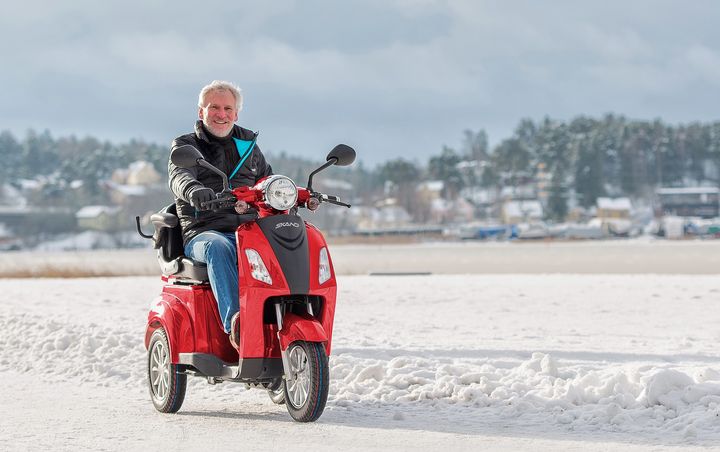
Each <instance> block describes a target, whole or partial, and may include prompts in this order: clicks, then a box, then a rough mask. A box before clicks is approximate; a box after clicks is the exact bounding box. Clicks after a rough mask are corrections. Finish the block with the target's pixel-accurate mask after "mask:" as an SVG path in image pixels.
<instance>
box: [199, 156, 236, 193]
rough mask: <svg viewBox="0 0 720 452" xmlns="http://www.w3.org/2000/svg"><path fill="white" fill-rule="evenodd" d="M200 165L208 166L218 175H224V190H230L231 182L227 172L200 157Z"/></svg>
mask: <svg viewBox="0 0 720 452" xmlns="http://www.w3.org/2000/svg"><path fill="white" fill-rule="evenodd" d="M197 163H198V165H200V166H202V167H203V168H207V169H209V170H210V171H212V172H214V173H215V174H217V175H218V176H220V177H222V181H223V191H229V190H230V182H228V178H227V174H225V173H223V172H222V171H220V170H219V169H217V168H215V167H214V166H212V165H211V164H210V163H208V162H207V160H205V159H198V160H197Z"/></svg>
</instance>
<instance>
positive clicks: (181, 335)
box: [145, 293, 195, 364]
mask: <svg viewBox="0 0 720 452" xmlns="http://www.w3.org/2000/svg"><path fill="white" fill-rule="evenodd" d="M160 327H162V328H163V329H164V330H165V333H166V334H167V337H168V342H169V345H170V359H171V361H172V362H173V364H177V363H178V361H179V354H180V353H192V352H193V351H194V350H195V340H194V338H195V335H194V334H193V328H192V323H191V322H190V314H189V313H188V311H187V309H186V308H185V306H183V304H182V303H181V302H180V299H179V298H177V297H175V296H173V295H170V294H167V293H163V294H162V295H160V296H159V297H157V298H156V299H155V300H153V304H152V307H151V308H150V312H149V313H148V322H147V328H146V329H145V349H147V348H148V345H149V344H150V337H151V336H152V334H153V333H154V332H155V330H157V329H158V328H160Z"/></svg>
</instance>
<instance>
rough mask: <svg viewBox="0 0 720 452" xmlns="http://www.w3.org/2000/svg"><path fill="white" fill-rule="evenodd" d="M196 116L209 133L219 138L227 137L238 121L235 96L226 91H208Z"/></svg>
mask: <svg viewBox="0 0 720 452" xmlns="http://www.w3.org/2000/svg"><path fill="white" fill-rule="evenodd" d="M198 116H199V118H200V119H201V120H202V122H203V124H205V127H206V128H207V129H208V131H210V133H212V134H213V135H215V136H216V137H220V138H222V137H226V136H228V135H229V134H230V132H231V131H232V128H233V124H234V123H235V121H237V119H238V112H237V107H236V103H235V96H233V95H232V93H231V92H230V91H226V90H223V91H210V92H209V93H207V94H206V95H205V105H204V106H203V107H201V108H199V110H198Z"/></svg>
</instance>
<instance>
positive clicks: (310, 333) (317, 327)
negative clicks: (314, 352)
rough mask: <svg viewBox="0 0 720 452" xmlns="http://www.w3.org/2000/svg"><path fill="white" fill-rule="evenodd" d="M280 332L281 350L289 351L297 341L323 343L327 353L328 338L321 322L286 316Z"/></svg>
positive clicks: (313, 319)
mask: <svg viewBox="0 0 720 452" xmlns="http://www.w3.org/2000/svg"><path fill="white" fill-rule="evenodd" d="M282 323H283V328H282V330H280V348H281V349H282V350H287V348H288V346H289V345H290V344H292V343H293V342H295V341H306V342H322V343H323V344H325V348H326V350H325V351H326V352H327V343H328V337H327V334H326V333H325V329H323V327H322V325H321V324H320V322H318V321H317V320H316V319H315V318H313V317H310V316H301V315H297V314H292V313H289V314H286V315H285V317H283V322H282Z"/></svg>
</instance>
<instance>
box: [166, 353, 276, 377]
mask: <svg viewBox="0 0 720 452" xmlns="http://www.w3.org/2000/svg"><path fill="white" fill-rule="evenodd" d="M179 364H183V365H186V366H192V367H193V368H195V369H196V370H197V371H198V372H200V374H201V375H202V376H204V377H217V378H222V379H227V380H243V381H245V380H248V381H255V380H272V379H275V378H278V377H280V376H282V374H283V367H282V359H280V358H246V359H241V360H240V363H239V366H235V365H234V364H230V363H226V362H224V361H222V360H221V359H220V358H218V357H217V356H215V355H210V354H207V353H180V360H179ZM238 367H239V372H238Z"/></svg>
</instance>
